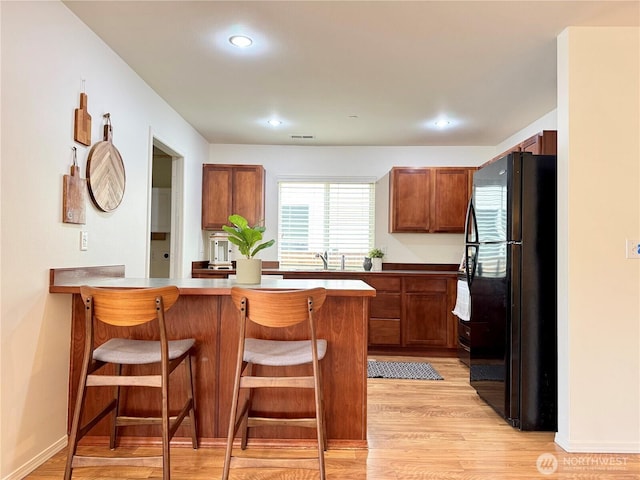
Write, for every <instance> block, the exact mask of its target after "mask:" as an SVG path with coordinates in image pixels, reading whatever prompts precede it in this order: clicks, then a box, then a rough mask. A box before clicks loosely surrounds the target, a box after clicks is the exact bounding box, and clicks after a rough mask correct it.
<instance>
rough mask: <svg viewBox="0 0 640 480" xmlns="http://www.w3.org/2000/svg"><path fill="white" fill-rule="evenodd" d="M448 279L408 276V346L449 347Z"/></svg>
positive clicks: (405, 336)
mask: <svg viewBox="0 0 640 480" xmlns="http://www.w3.org/2000/svg"><path fill="white" fill-rule="evenodd" d="M448 306H449V299H448V297H447V279H446V278H405V281H404V320H405V321H404V325H405V328H404V332H403V343H404V345H406V346H415V345H420V346H433V347H448V346H449V339H448V337H449V330H450V329H451V328H450V323H451V322H450V318H449V311H450V310H451V309H450V308H448Z"/></svg>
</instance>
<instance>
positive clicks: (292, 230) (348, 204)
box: [278, 179, 375, 270]
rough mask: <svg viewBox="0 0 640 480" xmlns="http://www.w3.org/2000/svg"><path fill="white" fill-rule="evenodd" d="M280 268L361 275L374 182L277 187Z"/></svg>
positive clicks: (284, 184) (291, 183) (369, 238)
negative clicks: (339, 270) (324, 257)
mask: <svg viewBox="0 0 640 480" xmlns="http://www.w3.org/2000/svg"><path fill="white" fill-rule="evenodd" d="M278 190H279V198H278V205H279V212H278V236H279V241H278V260H279V261H280V268H310V269H316V268H322V266H323V263H322V260H321V259H320V258H319V256H318V254H320V255H324V253H325V252H327V258H328V264H329V268H330V269H335V268H340V266H341V262H342V256H343V255H344V258H345V268H346V269H350V270H355V269H361V268H362V262H363V259H364V257H366V256H367V253H368V251H369V250H370V249H371V248H372V247H373V240H374V238H373V236H374V231H375V224H374V223H375V211H374V210H375V180H369V179H367V180H366V181H365V180H363V181H361V182H357V181H353V180H351V179H350V180H349V181H346V180H345V181H336V180H331V181H317V180H313V181H283V180H281V181H280V182H278Z"/></svg>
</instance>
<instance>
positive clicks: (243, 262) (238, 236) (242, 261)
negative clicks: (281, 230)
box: [222, 214, 276, 284]
mask: <svg viewBox="0 0 640 480" xmlns="http://www.w3.org/2000/svg"><path fill="white" fill-rule="evenodd" d="M229 222H230V223H232V224H233V227H230V226H228V225H223V226H222V229H223V230H224V231H225V232H227V233H228V234H229V241H230V242H231V243H233V244H234V245H236V246H237V247H238V251H239V252H240V254H241V255H243V256H244V257H245V258H238V259H236V281H237V282H238V283H246V284H258V283H260V278H261V275H262V260H260V259H259V258H254V257H255V255H256V254H257V253H258V252H259V251H261V250H264V249H265V248H267V247H270V246H272V245H273V244H274V243H276V241H275V240H269V241H267V242H263V243H260V244H258V242H259V241H260V240H262V234H263V233H264V231H265V227H263V226H258V225H256V226H254V227H250V226H249V222H247V219H246V218H244V217H243V216H242V215H237V214H235V215H230V216H229ZM256 244H257V245H256Z"/></svg>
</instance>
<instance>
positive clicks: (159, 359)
mask: <svg viewBox="0 0 640 480" xmlns="http://www.w3.org/2000/svg"><path fill="white" fill-rule="evenodd" d="M80 294H81V295H82V300H83V301H84V304H85V324H86V327H85V329H86V330H85V347H84V358H83V363H82V369H81V373H80V381H79V384H78V392H77V398H76V406H75V410H74V412H73V421H72V424H71V435H70V436H69V453H68V457H67V465H66V469H65V474H64V478H65V480H69V479H70V478H71V474H72V470H73V468H75V467H87V466H104V465H111V466H114V465H118V466H119V465H133V466H135V465H137V466H147V467H148V466H152V467H162V469H163V472H162V478H163V479H164V480H169V479H170V475H171V473H170V462H169V442H170V441H171V438H172V437H173V435H174V434H175V432H176V430H177V429H178V427H179V426H180V425H181V424H182V423H184V424H185V425H189V426H190V427H191V429H190V430H191V442H192V445H193V448H194V449H195V448H198V439H197V436H196V417H195V404H194V392H193V378H192V372H191V357H192V354H193V351H194V345H195V340H194V339H192V338H189V339H183V340H168V339H167V331H166V325H165V312H166V311H167V310H168V309H169V308H171V307H172V306H173V304H174V303H175V302H176V301H177V300H178V297H179V295H180V293H179V291H178V288H177V287H175V286H168V287H160V288H141V289H110V288H92V287H88V286H83V287H81V288H80ZM155 319H157V320H158V327H159V328H158V330H159V332H158V336H159V338H160V339H159V340H132V339H129V338H110V339H108V340H107V341H106V342H104V343H102V344H101V345H100V346H97V347H96V346H95V345H94V331H95V329H96V325H97V322H104V323H107V324H110V325H114V326H118V327H134V326H137V325H141V324H144V323H147V322H151V321H152V320H155ZM182 363H184V365H185V368H184V370H185V372H186V373H185V375H186V382H187V392H186V395H187V401H186V402H185V403H184V405H183V406H182V409H181V410H180V412H179V413H178V414H177V415H176V416H172V417H170V414H169V375H170V374H171V372H173V371H174V370H175V368H176V367H177V366H178V365H180V364H182ZM108 364H114V365H115V375H113V374H104V373H103V374H97V373H96V372H98V370H100V369H101V368H102V367H104V366H105V365H108ZM146 364H159V367H160V368H159V370H160V373H157V374H150V375H126V374H123V371H122V370H123V369H122V365H146ZM125 370H126V369H125ZM102 386H113V387H115V388H114V399H113V400H112V401H111V402H110V403H109V404H108V405H107V406H106V407H105V408H104V409H102V410H101V411H100V412H99V413H98V414H96V415H95V416H94V417H93V418H92V419H90V420H88V421H86V422H85V423H84V424H82V423H81V422H82V421H83V410H84V400H85V396H86V392H87V387H102ZM125 386H135V387H152V388H155V389H159V390H160V392H158V393H160V394H161V396H162V413H161V416H160V417H148V416H145V417H133V416H126V415H122V412H121V411H120V410H121V408H120V390H121V387H125ZM109 413H111V432H110V442H109V446H110V448H111V449H114V448H115V447H116V441H117V431H118V427H121V426H131V425H160V426H161V428H162V455H157V456H142V457H140V456H139V457H100V456H82V455H77V454H76V451H77V447H78V442H79V441H80V439H81V438H82V437H83V436H84V435H86V434H87V433H88V432H89V431H90V430H91V429H92V428H93V427H94V426H95V425H96V424H97V423H98V422H99V421H100V420H102V419H103V418H104V417H105V416H107V415H108V414H109Z"/></svg>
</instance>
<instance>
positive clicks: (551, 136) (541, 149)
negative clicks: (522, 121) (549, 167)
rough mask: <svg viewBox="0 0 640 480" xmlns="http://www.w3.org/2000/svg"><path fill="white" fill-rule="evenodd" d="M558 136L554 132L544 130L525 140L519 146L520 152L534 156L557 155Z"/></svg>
mask: <svg viewBox="0 0 640 480" xmlns="http://www.w3.org/2000/svg"><path fill="white" fill-rule="evenodd" d="M557 145H558V135H557V132H556V131H555V130H544V131H542V132H540V133H538V134H536V135H534V136H532V137H529V138H527V139H526V140H525V141H524V142H522V143H521V144H520V151H521V152H529V153H533V154H534V155H556V154H557V153H558V147H557Z"/></svg>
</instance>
